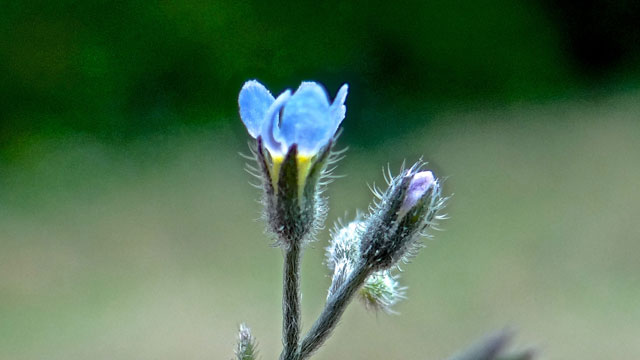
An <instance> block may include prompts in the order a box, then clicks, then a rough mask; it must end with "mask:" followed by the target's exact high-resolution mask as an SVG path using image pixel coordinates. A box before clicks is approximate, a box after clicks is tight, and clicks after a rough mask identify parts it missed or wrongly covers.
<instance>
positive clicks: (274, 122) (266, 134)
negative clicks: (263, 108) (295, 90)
mask: <svg viewBox="0 0 640 360" xmlns="http://www.w3.org/2000/svg"><path fill="white" fill-rule="evenodd" d="M289 98H291V90H286V91H285V92H283V93H282V94H280V95H279V96H278V98H277V99H275V101H274V102H273V104H271V106H270V107H269V109H267V112H266V115H265V120H264V122H263V124H262V128H261V129H260V136H261V137H262V141H263V143H264V146H265V147H266V148H267V150H269V153H271V156H280V155H285V152H286V144H284V143H282V141H281V140H280V139H281V136H280V128H278V123H279V122H280V110H282V107H283V106H285V104H287V101H289Z"/></svg>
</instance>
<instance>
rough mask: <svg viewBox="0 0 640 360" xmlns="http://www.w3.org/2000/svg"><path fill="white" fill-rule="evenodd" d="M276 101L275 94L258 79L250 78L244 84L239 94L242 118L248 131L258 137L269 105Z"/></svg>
mask: <svg viewBox="0 0 640 360" xmlns="http://www.w3.org/2000/svg"><path fill="white" fill-rule="evenodd" d="M273 102H274V99H273V96H272V95H271V93H270V92H269V90H267V88H265V87H264V85H262V84H260V83H259V82H258V81H256V80H249V81H247V82H246V83H244V85H243V86H242V90H240V95H239V96H238V105H239V106H240V118H241V119H242V122H243V123H244V126H246V127H247V131H249V134H251V136H252V137H254V138H256V137H257V136H258V135H259V134H260V131H261V129H262V125H263V123H264V119H265V115H266V114H267V110H268V109H269V106H271V105H272V104H273Z"/></svg>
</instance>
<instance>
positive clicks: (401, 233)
mask: <svg viewBox="0 0 640 360" xmlns="http://www.w3.org/2000/svg"><path fill="white" fill-rule="evenodd" d="M422 165H423V164H422V163H418V164H415V165H414V166H412V167H411V168H409V169H406V170H403V171H401V173H400V175H398V176H396V177H395V178H393V177H390V179H389V180H388V182H389V187H388V189H387V191H385V192H384V194H381V193H379V192H378V191H375V193H376V196H378V198H379V202H378V203H376V205H375V206H372V208H371V213H370V214H369V216H368V217H367V218H366V220H365V224H364V226H363V233H362V239H361V247H360V249H361V256H362V260H363V261H364V262H365V263H366V264H367V265H368V266H369V267H371V268H372V269H373V270H375V271H380V270H386V269H389V268H390V267H392V266H394V265H396V264H397V263H398V261H401V260H403V261H407V260H408V258H409V257H410V256H411V255H412V254H413V253H415V251H416V250H417V248H418V247H419V246H420V242H419V238H420V237H421V236H427V234H426V230H427V229H428V228H429V227H430V226H432V225H434V222H435V221H436V220H438V219H440V218H442V217H441V216H439V215H438V211H439V210H441V209H442V208H443V207H444V203H445V200H446V199H443V198H442V197H441V188H440V183H439V181H438V180H437V179H436V178H435V177H434V175H433V173H432V172H430V171H420V168H421V167H422Z"/></svg>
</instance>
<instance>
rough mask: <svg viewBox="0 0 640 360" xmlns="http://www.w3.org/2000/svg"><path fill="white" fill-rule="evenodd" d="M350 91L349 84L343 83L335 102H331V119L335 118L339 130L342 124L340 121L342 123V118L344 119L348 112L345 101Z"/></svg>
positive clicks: (334, 121) (336, 128)
mask: <svg viewBox="0 0 640 360" xmlns="http://www.w3.org/2000/svg"><path fill="white" fill-rule="evenodd" d="M348 91H349V85H347V84H344V85H342V87H341V88H340V90H338V94H337V95H336V98H335V99H334V100H333V104H331V109H330V110H329V111H330V112H331V120H333V123H334V126H335V130H338V126H340V123H342V120H344V116H345V115H346V113H347V107H346V106H344V101H345V100H346V99H347V92H348ZM335 130H334V131H335Z"/></svg>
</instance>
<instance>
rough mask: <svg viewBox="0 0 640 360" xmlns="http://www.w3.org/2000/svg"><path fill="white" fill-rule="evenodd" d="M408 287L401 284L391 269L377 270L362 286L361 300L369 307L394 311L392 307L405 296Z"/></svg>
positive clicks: (387, 311) (390, 312) (389, 311)
mask: <svg viewBox="0 0 640 360" xmlns="http://www.w3.org/2000/svg"><path fill="white" fill-rule="evenodd" d="M405 291H406V287H403V286H400V283H399V282H398V280H397V276H393V275H391V273H390V272H389V270H382V271H376V272H374V273H373V274H371V275H369V277H368V278H367V280H365V282H364V285H363V286H362V288H360V300H362V302H363V303H364V305H365V307H366V308H367V309H371V310H376V311H377V310H382V311H384V312H386V313H388V314H392V313H394V311H393V309H392V307H393V306H394V305H395V304H397V303H398V302H399V301H400V300H402V299H404V298H405Z"/></svg>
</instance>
